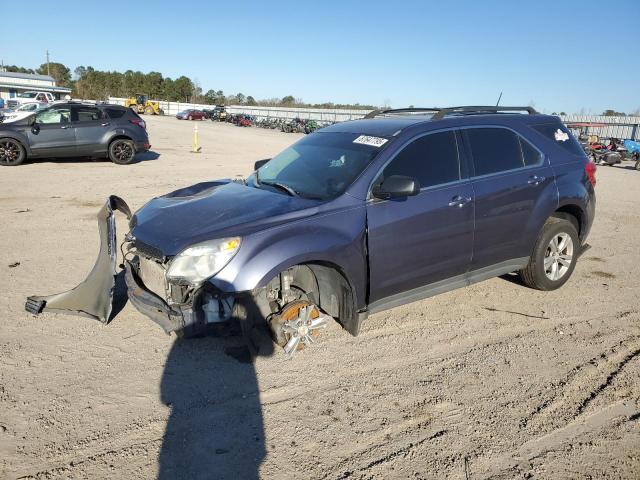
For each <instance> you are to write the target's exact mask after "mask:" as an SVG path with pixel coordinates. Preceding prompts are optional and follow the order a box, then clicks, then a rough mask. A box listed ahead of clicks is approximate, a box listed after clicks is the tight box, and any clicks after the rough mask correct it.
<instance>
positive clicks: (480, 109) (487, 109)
mask: <svg viewBox="0 0 640 480" xmlns="http://www.w3.org/2000/svg"><path fill="white" fill-rule="evenodd" d="M501 112H527V113H528V114H529V115H536V114H537V113H538V112H537V110H536V109H535V108H533V107H496V106H484V105H482V106H477V105H474V106H466V105H465V106H462V107H447V108H442V109H441V110H440V111H439V112H438V113H436V114H435V115H434V116H433V117H432V118H431V119H432V120H440V119H442V118H444V117H445V116H446V115H450V114H452V113H453V114H455V113H501Z"/></svg>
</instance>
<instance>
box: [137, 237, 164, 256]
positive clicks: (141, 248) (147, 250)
mask: <svg viewBox="0 0 640 480" xmlns="http://www.w3.org/2000/svg"><path fill="white" fill-rule="evenodd" d="M134 245H135V247H136V250H138V252H140V253H141V254H142V255H144V256H145V257H151V258H155V259H156V260H160V261H162V260H164V254H163V253H162V250H160V249H159V248H157V247H153V246H151V245H149V244H147V243H144V242H142V241H140V240H138V239H137V238H136V241H135V242H134Z"/></svg>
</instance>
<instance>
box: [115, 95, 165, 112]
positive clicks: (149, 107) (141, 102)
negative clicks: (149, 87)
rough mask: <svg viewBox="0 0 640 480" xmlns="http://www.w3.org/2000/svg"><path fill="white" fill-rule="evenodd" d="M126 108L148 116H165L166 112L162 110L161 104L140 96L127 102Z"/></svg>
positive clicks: (125, 103)
mask: <svg viewBox="0 0 640 480" xmlns="http://www.w3.org/2000/svg"><path fill="white" fill-rule="evenodd" d="M124 106H125V107H128V108H132V109H133V110H134V111H135V112H136V113H146V114H147V115H164V110H162V109H161V108H160V102H152V101H151V100H149V97H148V96H147V95H141V94H138V95H136V96H135V97H129V98H127V99H126V100H125V102H124Z"/></svg>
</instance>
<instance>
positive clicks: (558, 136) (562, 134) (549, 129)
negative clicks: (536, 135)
mask: <svg viewBox="0 0 640 480" xmlns="http://www.w3.org/2000/svg"><path fill="white" fill-rule="evenodd" d="M533 128H534V130H537V131H538V132H540V133H541V134H542V135H544V136H545V137H547V138H548V139H549V140H551V141H553V142H554V143H556V144H557V145H559V146H561V147H562V148H564V149H565V150H566V151H567V152H570V153H573V154H574V155H579V156H581V157H584V150H583V149H582V147H581V146H580V144H579V143H578V141H577V140H576V139H575V137H574V136H573V135H572V134H571V132H570V131H569V129H568V128H567V127H565V126H564V125H563V124H562V123H560V122H556V123H545V124H542V125H533Z"/></svg>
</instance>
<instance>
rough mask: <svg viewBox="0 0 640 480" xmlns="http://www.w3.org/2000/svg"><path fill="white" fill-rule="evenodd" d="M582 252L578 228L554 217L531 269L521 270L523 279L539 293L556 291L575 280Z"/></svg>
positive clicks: (530, 261)
mask: <svg viewBox="0 0 640 480" xmlns="http://www.w3.org/2000/svg"><path fill="white" fill-rule="evenodd" d="M580 248H581V247H580V238H579V237H578V231H577V230H576V227H575V226H574V225H573V224H572V223H571V222H570V221H568V220H565V219H562V218H555V217H551V218H549V219H548V220H547V221H546V223H545V224H544V226H543V227H542V232H541V233H540V236H539V237H538V241H537V242H536V246H535V248H534V249H533V254H532V255H531V258H530V259H529V263H528V265H527V266H526V267H525V268H523V269H522V270H520V272H519V274H520V278H521V279H522V281H523V282H524V284H525V285H527V286H528V287H531V288H535V289H536V290H556V289H557V288H560V287H561V286H562V285H564V284H565V283H566V282H567V281H568V280H569V278H570V277H571V274H572V273H573V270H574V269H575V267H576V262H577V260H578V256H579V252H580Z"/></svg>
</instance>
